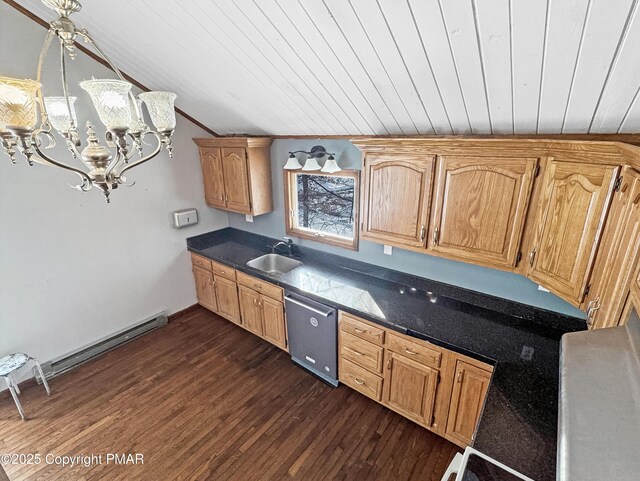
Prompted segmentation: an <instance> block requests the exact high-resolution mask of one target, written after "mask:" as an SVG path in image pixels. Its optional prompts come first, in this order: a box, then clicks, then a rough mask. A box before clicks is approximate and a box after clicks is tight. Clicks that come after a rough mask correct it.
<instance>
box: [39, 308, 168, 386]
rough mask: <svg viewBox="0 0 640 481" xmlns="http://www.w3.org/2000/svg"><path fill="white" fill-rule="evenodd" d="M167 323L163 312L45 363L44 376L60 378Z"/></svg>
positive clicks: (43, 367) (165, 314)
mask: <svg viewBox="0 0 640 481" xmlns="http://www.w3.org/2000/svg"><path fill="white" fill-rule="evenodd" d="M167 322H168V318H167V313H166V312H164V311H163V312H161V313H159V314H156V315H155V316H152V317H150V318H147V319H145V320H144V321H141V322H139V323H138V324H135V325H134V326H133V327H129V328H127V329H124V330H122V331H119V332H117V333H116V334H114V335H111V336H109V337H107V338H104V339H101V340H98V341H97V342H94V343H93V344H91V345H89V346H86V347H83V348H82V349H79V350H77V351H74V352H72V353H70V354H66V355H64V356H61V357H59V358H57V359H54V360H51V361H48V362H44V363H42V371H43V372H44V376H45V377H46V378H47V379H51V378H53V377H56V376H59V375H60V374H62V373H65V372H67V371H70V370H71V369H73V368H75V367H77V366H79V365H81V364H84V363H85V362H87V361H90V360H91V359H94V358H96V357H98V356H100V355H102V354H104V353H106V352H108V351H111V350H112V349H115V348H116V347H119V346H122V345H123V344H126V343H127V342H129V341H132V340H134V339H136V338H138V337H140V336H142V335H144V334H147V333H148V332H151V331H153V330H155V329H157V328H159V327H162V326H164V325H165V324H167ZM33 374H34V377H35V378H36V380H37V381H38V382H41V381H40V379H39V376H38V375H37V373H36V372H35V370H34V373H33Z"/></svg>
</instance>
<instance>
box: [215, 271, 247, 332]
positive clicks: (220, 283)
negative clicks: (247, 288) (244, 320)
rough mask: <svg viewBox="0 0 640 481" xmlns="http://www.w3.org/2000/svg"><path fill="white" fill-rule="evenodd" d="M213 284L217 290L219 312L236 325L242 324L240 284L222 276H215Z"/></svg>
mask: <svg viewBox="0 0 640 481" xmlns="http://www.w3.org/2000/svg"><path fill="white" fill-rule="evenodd" d="M213 283H214V285H215V288H216V299H217V300H218V310H217V311H216V312H217V313H218V314H220V315H221V316H222V317H225V318H227V319H229V320H230V321H231V322H235V323H236V324H240V323H241V318H240V303H239V302H238V284H236V283H235V282H234V281H231V280H229V279H226V278H224V277H221V276H217V275H214V276H213Z"/></svg>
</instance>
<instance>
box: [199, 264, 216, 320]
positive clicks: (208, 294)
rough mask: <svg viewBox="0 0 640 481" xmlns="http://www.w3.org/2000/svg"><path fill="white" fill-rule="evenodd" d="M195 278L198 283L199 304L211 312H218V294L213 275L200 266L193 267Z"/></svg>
mask: <svg viewBox="0 0 640 481" xmlns="http://www.w3.org/2000/svg"><path fill="white" fill-rule="evenodd" d="M193 278H194V279H195V282H196V297H197V298H198V304H200V305H201V306H204V307H206V308H207V309H209V310H211V311H217V310H218V304H217V302H216V292H215V289H214V287H213V274H212V273H211V272H209V271H207V270H205V269H202V268H201V267H198V266H193Z"/></svg>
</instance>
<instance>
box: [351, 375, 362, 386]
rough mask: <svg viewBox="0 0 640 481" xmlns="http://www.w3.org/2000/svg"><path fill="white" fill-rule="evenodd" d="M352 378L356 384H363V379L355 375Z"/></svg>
mask: <svg viewBox="0 0 640 481" xmlns="http://www.w3.org/2000/svg"><path fill="white" fill-rule="evenodd" d="M353 380H354V381H355V383H356V384H360V385H363V384H364V381H363V380H362V379H358V378H357V377H354V378H353Z"/></svg>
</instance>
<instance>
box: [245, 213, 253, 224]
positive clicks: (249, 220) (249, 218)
mask: <svg viewBox="0 0 640 481" xmlns="http://www.w3.org/2000/svg"><path fill="white" fill-rule="evenodd" d="M244 220H246V221H247V222H253V216H252V215H251V214H245V216H244Z"/></svg>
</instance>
